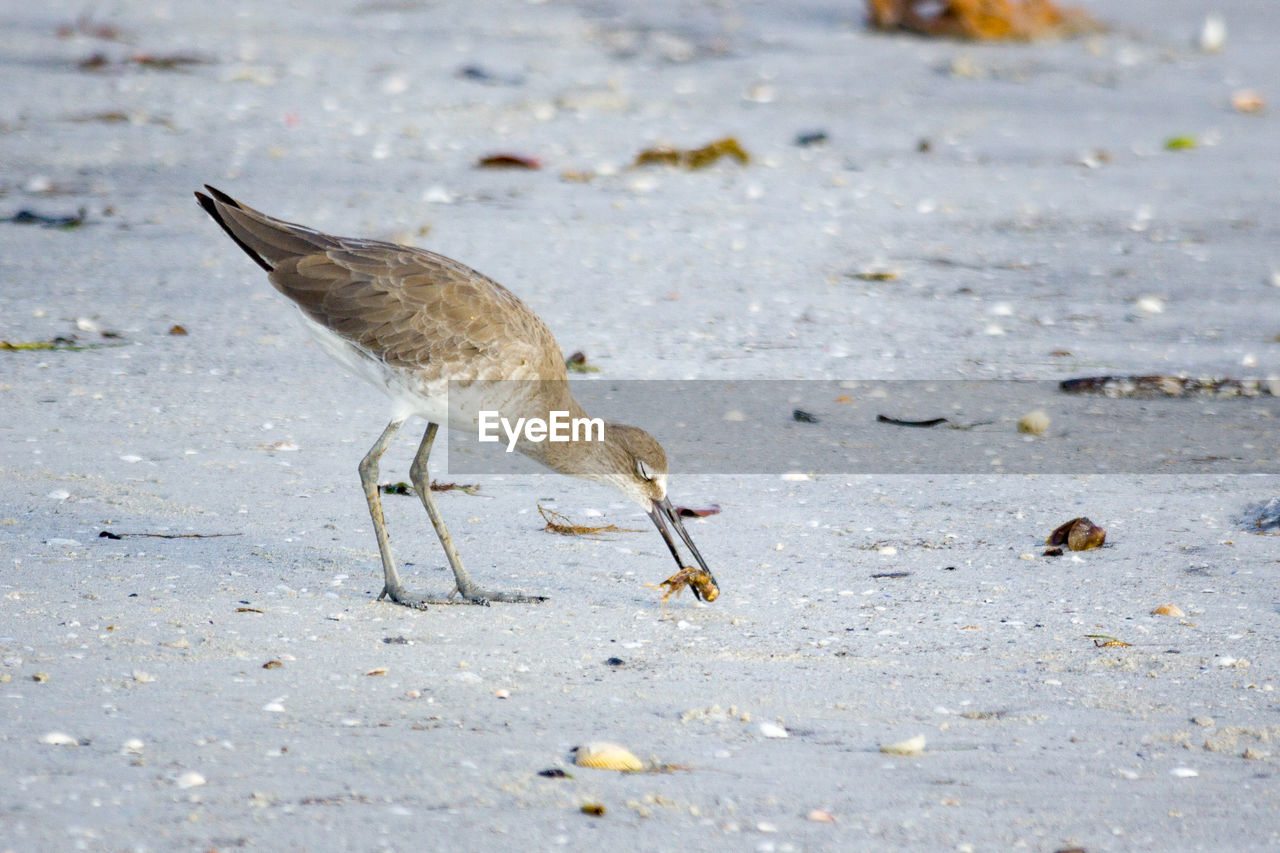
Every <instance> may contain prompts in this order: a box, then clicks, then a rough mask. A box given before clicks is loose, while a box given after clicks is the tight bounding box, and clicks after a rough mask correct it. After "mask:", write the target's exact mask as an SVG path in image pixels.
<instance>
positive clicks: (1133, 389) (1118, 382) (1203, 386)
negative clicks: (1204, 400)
mask: <svg viewBox="0 0 1280 853" xmlns="http://www.w3.org/2000/svg"><path fill="white" fill-rule="evenodd" d="M1058 390H1060V391H1062V392H1063V393H1064V394H1101V395H1102V396H1104V397H1131V398H1134V399H1138V400H1150V399H1154V398H1157V397H1264V396H1268V395H1270V396H1272V397H1280V382H1277V381H1276V380H1273V379H1224V378H1199V379H1194V378H1189V377H1185V376H1161V375H1158V374H1153V375H1149V376H1084V377H1081V378H1079V379H1064V380H1062V381H1061V382H1059V383H1058Z"/></svg>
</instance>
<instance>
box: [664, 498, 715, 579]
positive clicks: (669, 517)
mask: <svg viewBox="0 0 1280 853" xmlns="http://www.w3.org/2000/svg"><path fill="white" fill-rule="evenodd" d="M649 517H650V518H651V519H653V523H654V525H655V526H656V527H657V528H658V532H659V533H661V534H662V538H663V540H664V541H666V543H667V547H668V548H670V549H671V556H673V557H675V558H676V565H677V566H679V567H680V568H682V569H683V568H684V560H682V559H681V558H680V551H679V550H678V549H677V548H676V542H675V540H674V539H672V538H671V531H670V530H669V529H667V525H668V523H669V524H670V525H671V526H672V527H674V528H675V529H676V533H679V534H680V538H681V539H682V540H684V544H685V545H687V546H688V547H689V550H690V552H692V553H693V559H695V560H697V561H698V568H700V569H702V570H703V571H704V572H706V573H707V577H709V578H711V583H712V584H713V585H714V584H715V582H716V578H715V575H713V574H711V569H709V568H707V561H706V560H704V559H702V555H701V554H699V553H698V546H696V545H694V544H693V539H692V538H690V536H689V531H687V530H685V529H684V522H683V521H681V520H680V513H678V512H676V508H675V507H673V506H672V505H671V501H670V500H669V499H668V498H663V499H662V500H660V501H654V502H653V509H651V510H650V511H649Z"/></svg>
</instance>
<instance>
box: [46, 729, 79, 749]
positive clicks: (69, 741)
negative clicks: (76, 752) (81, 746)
mask: <svg viewBox="0 0 1280 853" xmlns="http://www.w3.org/2000/svg"><path fill="white" fill-rule="evenodd" d="M40 742H41V743H46V744H48V745H49V746H77V745H78V741H76V739H75V738H73V737H72V736H71V735H69V734H66V733H65V732H49V733H48V734H43V735H40Z"/></svg>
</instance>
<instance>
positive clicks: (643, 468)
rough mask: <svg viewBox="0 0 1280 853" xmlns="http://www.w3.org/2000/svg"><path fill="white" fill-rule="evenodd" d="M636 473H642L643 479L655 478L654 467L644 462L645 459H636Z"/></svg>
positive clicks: (641, 477)
mask: <svg viewBox="0 0 1280 853" xmlns="http://www.w3.org/2000/svg"><path fill="white" fill-rule="evenodd" d="M636 473H637V474H639V475H640V479H641V480H652V479H653V469H652V468H650V467H649V466H648V465H646V464H644V460H643V459H637V460H636Z"/></svg>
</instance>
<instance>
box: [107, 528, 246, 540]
mask: <svg viewBox="0 0 1280 853" xmlns="http://www.w3.org/2000/svg"><path fill="white" fill-rule="evenodd" d="M243 535H244V534H243V533H113V532H112V531H110V530H103V531H102V532H100V533H99V534H98V538H99V539H124V538H126V537H134V536H140V537H147V538H150V539H218V538H221V537H223V536H243Z"/></svg>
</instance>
